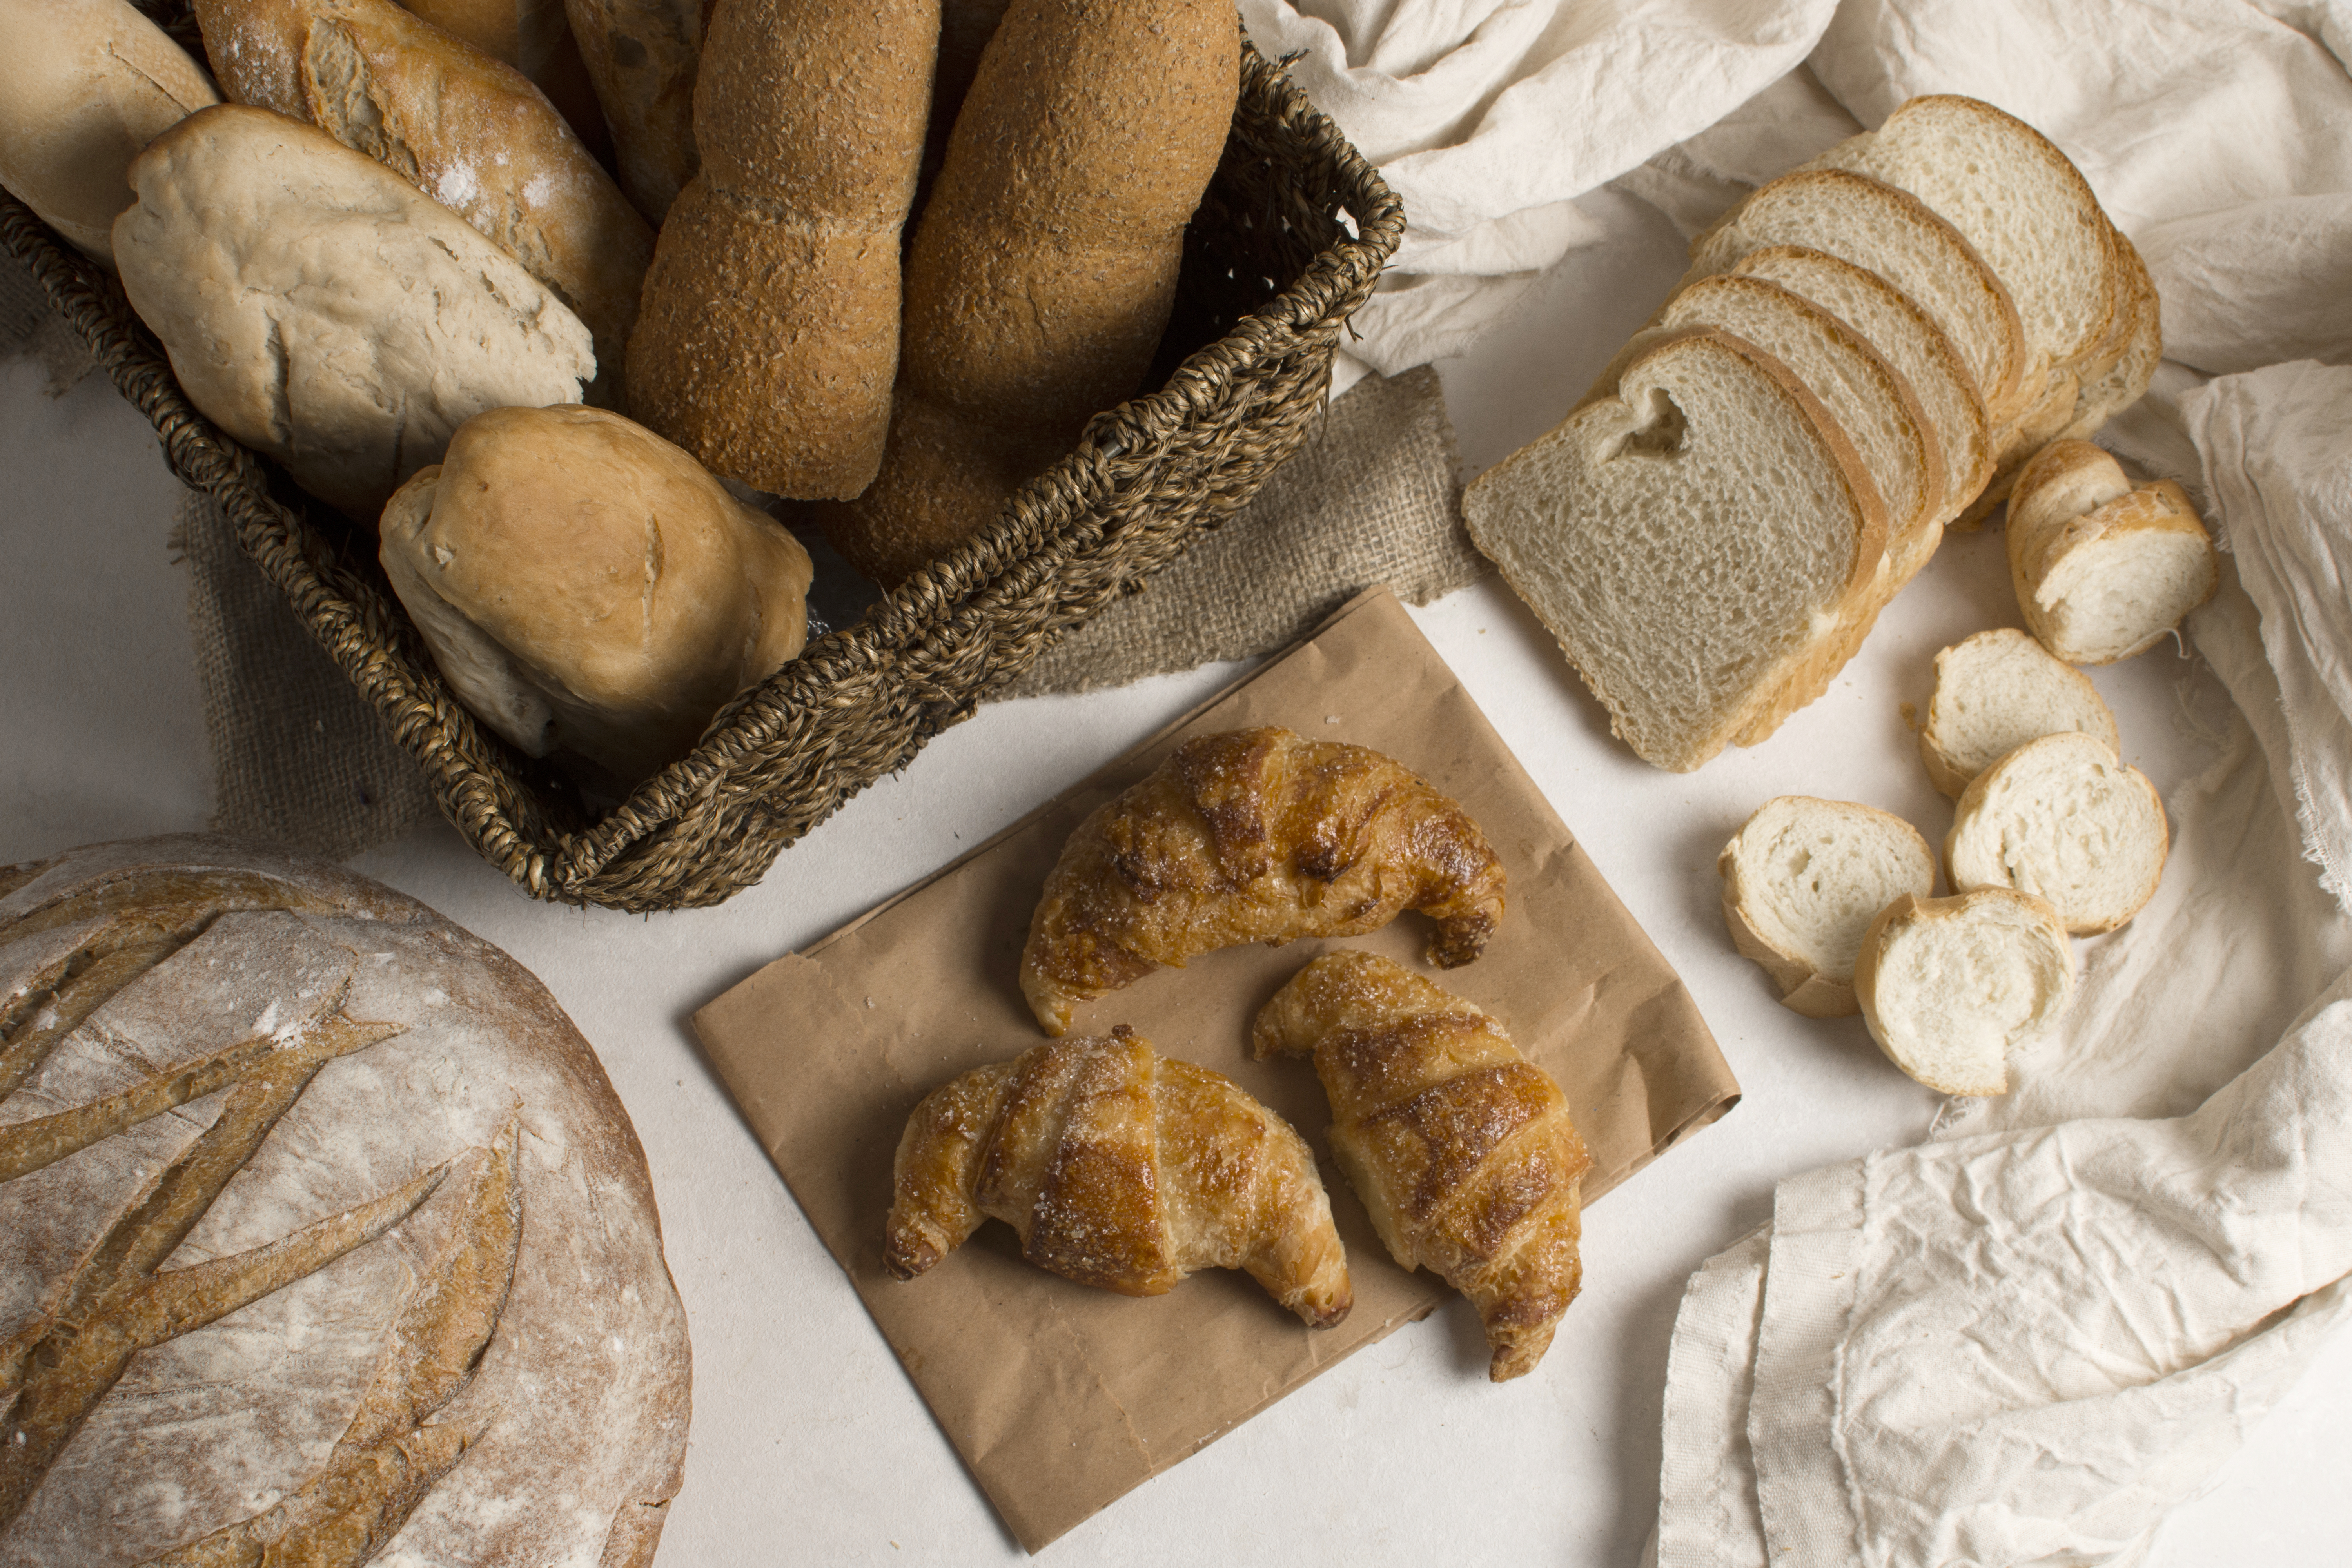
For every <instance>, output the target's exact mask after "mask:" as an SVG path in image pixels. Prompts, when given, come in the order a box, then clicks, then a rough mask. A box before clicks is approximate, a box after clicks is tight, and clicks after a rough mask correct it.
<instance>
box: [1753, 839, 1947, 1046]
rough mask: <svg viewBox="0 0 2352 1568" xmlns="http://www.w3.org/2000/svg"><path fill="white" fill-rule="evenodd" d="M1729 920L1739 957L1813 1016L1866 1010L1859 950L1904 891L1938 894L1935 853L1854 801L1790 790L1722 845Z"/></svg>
mask: <svg viewBox="0 0 2352 1568" xmlns="http://www.w3.org/2000/svg"><path fill="white" fill-rule="evenodd" d="M1715 868H1716V870H1717V873H1718V874H1719V875H1720V876H1721V877H1722V878H1723V923H1724V925H1725V926H1726V927H1727V928H1728V929H1729V930H1730V932H1731V943H1732V945H1733V946H1734V947H1736V948H1738V950H1739V952H1740V955H1741V956H1742V957H1745V958H1750V959H1753V960H1755V961H1756V963H1759V964H1761V965H1762V966H1763V968H1764V972H1765V973H1767V974H1769V975H1770V976H1771V977H1772V980H1773V983H1774V984H1777V985H1779V986H1780V1005H1782V1006H1784V1007H1787V1008H1790V1010H1791V1011H1794V1012H1798V1013H1802V1014H1803V1015H1805V1016H1807V1017H1809V1018H1843V1017H1845V1016H1849V1015H1851V1014H1853V1013H1854V1012H1856V1011H1858V1010H1859V1004H1858V1003H1857V1002H1856V1001H1855V999H1854V994H1853V962H1854V956H1855V954H1857V953H1858V952H1861V950H1862V937H1863V932H1864V931H1867V930H1868V929H1869V927H1870V922H1871V921H1872V920H1873V919H1874V917H1875V916H1876V915H1877V914H1878V912H1879V911H1880V910H1883V909H1885V907H1886V906H1887V905H1888V904H1891V903H1893V902H1894V901H1895V899H1897V898H1898V897H1900V896H1902V895H1904V894H1906V893H1909V894H1914V895H1916V896H1917V897H1919V898H1923V899H1924V898H1926V897H1927V895H1928V894H1930V893H1932V892H1934V891H1935V890H1936V857H1935V853H1934V851H1932V850H1930V849H1929V848H1928V847H1927V840H1926V839H1925V838H1922V837H1919V830H1918V829H1917V828H1916V827H1914V826H1911V825H1910V824H1909V823H1907V822H1906V821H1904V820H1903V819H1902V818H1901V817H1899V816H1894V815H1893V814H1892V813H1889V812H1884V811H1881V810H1879V809H1878V808H1877V807H1875V806H1870V805H1855V804H1853V803H1852V802H1850V801H1840V800H1815V799H1812V798H1811V797H1810V796H1806V795H1781V796H1780V797H1779V798H1778V799H1775V800H1769V801H1766V802H1765V803H1764V805H1762V806H1761V807H1759V809H1758V811H1757V813H1756V815H1755V816H1751V817H1749V818H1748V822H1747V825H1746V826H1743V827H1742V828H1740V830H1739V831H1738V833H1737V834H1735V835H1733V836H1732V839H1731V842H1730V843H1728V844H1727V845H1725V846H1724V847H1723V853H1722V855H1720V856H1719V857H1717V859H1716V863H1715Z"/></svg>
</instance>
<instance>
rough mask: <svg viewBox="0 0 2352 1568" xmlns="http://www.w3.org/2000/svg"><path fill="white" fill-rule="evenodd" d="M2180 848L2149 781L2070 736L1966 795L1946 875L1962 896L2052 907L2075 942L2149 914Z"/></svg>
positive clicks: (2010, 762)
mask: <svg viewBox="0 0 2352 1568" xmlns="http://www.w3.org/2000/svg"><path fill="white" fill-rule="evenodd" d="M2170 846H2171V833H2170V830H2169V829H2168V827H2167V826H2165V820H2164V802H2163V801H2162V800H2161V799H2160V798H2158V795H2157V793H2156V785H2155V784H2151V783H2149V782H2148V777H2147V774H2146V773H2141V772H2140V771H2139V770H2138V769H2137V768H2135V767H2131V766H2129V765H2128V764H2126V763H2122V762H2119V761H2118V760H2116V753H2115V752H2114V751H2113V750H2112V749H2111V748H2110V747H2109V746H2108V745H2107V743H2106V742H2104V741H2102V740H2100V739H2099V738H2098V737H2096V736H2095V735H2084V734H2081V733H2078V732H2075V731H2067V732H2066V733H2064V734H2061V735H2044V736H2042V738H2041V739H2039V740H2035V741H2028V742H2025V744H2023V745H2021V746H2020V747H2018V748H2017V749H2016V750H2015V751H2013V752H2010V753H2009V754H2008V755H2007V756H2004V757H2002V758H2001V759H2000V761H1999V762H1997V763H1993V764H1992V766H1990V767H1989V768H1987V769H1985V771H1984V772H1982V773H1979V774H1978V775H1977V776H1976V778H1975V779H1974V780H1973V781H1972V782H1971V783H1970V784H1969V787H1968V788H1967V789H1965V790H1963V791H1961V792H1960V798H1959V803H1958V805H1955V806H1954V807H1953V808H1952V830H1951V832H1950V833H1949V834H1948V835H1946V836H1945V838H1944V871H1945V875H1946V876H1947V877H1948V879H1950V882H1951V884H1952V886H1953V888H1955V889H1958V890H1959V891H1961V892H1973V891H1974V890H1975V889H1979V888H2014V889H2017V890H2018V891H2020V892H2025V893H2032V894H2034V895H2036V896H2037V897H2040V898H2042V899H2046V900H2049V901H2050V904H2051V906H2052V907H2053V909H2055V910H2057V911H2058V918H2059V919H2060V920H2061V921H2063V922H2064V923H2065V927H2066V930H2067V931H2068V932H2069V933H2070V934H2072V935H2074V936H2093V935H2095V934H2097V933H2098V932H2100V931H2113V930H2115V929H2116V927H2117V926H2120V925H2122V924H2123V923H2124V922H2126V921H2128V920H2130V919H2131V918H2132V916H2134V915H2136V914H2137V913H2139V910H2140V906H2141V905H2143V904H2145V903H2147V900H2148V899H2149V898H2150V896H2152V895H2153V894H2154V893H2155V892H2156V884H2157V882H2158V879H2160V878H2162V876H2163V875H2164V858H2165V854H2166V852H2167V851H2168V848H2169V847H2170Z"/></svg>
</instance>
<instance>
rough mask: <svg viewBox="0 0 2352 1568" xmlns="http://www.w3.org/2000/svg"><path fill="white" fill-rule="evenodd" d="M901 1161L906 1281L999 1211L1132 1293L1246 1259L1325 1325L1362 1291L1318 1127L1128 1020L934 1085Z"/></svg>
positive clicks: (900, 1233) (1035, 1247)
mask: <svg viewBox="0 0 2352 1568" xmlns="http://www.w3.org/2000/svg"><path fill="white" fill-rule="evenodd" d="M892 1174H893V1178H894V1182H895V1191H894V1193H893V1194H892V1201H891V1204H890V1218H889V1226H888V1231H887V1236H886V1237H885V1240H884V1246H883V1252H882V1261H883V1263H884V1265H885V1266H886V1267H887V1268H888V1269H889V1270H890V1272H891V1273H893V1274H895V1275H897V1276H898V1278H899V1279H913V1278H914V1277H915V1276H916V1275H918V1274H920V1273H922V1272H923V1271H924V1270H925V1269H927V1268H930V1267H931V1265H933V1264H935V1263H937V1262H938V1261H939V1260H940V1258H944V1257H946V1256H947V1255H948V1254H949V1253H950V1252H952V1251H954V1250H955V1249H956V1248H957V1247H961V1246H962V1245H963V1243H964V1240H965V1238H967V1237H970V1236H971V1233H972V1232H973V1231H975V1230H977V1229H979V1228H980V1225H981V1222H982V1220H984V1219H991V1218H994V1219H1001V1220H1003V1221H1004V1222H1006V1223H1007V1224H1009V1225H1010V1226H1013V1229H1014V1230H1016V1231H1018V1232H1020V1234H1021V1256H1022V1257H1024V1258H1027V1259H1028V1260H1029V1261H1030V1262H1032V1263H1034V1264H1036V1265H1038V1266H1039V1267H1041V1268H1050V1269H1052V1270H1053V1271H1054V1272H1055V1273H1056V1274H1059V1275H1061V1276H1063V1277H1064V1278H1065V1279H1075V1280H1076V1281H1078V1282H1079V1283H1080V1284H1082V1285H1098V1286H1101V1287H1102V1288H1103V1289H1107V1290H1117V1291H1118V1292H1119V1293H1120V1294H1122V1295H1128V1296H1157V1295H1160V1293H1162V1292H1163V1291H1165V1290H1168V1289H1171V1287H1173V1286H1174V1285H1175V1283H1176V1282H1177V1281H1178V1280H1180V1279H1183V1278H1184V1276H1185V1275H1187V1274H1189V1273H1191V1272H1192V1270H1194V1269H1195V1268H1242V1269H1246V1270H1247V1271H1248V1272H1249V1274H1250V1276H1251V1278H1253V1279H1255V1280H1257V1282H1258V1283H1259V1284H1261V1285H1263V1286H1265V1288H1266V1289H1268V1290H1269V1291H1271V1292H1273V1294H1274V1297H1275V1300H1278V1301H1280V1302H1281V1303H1282V1304H1283V1305H1284V1306H1285V1307H1287V1308H1289V1309H1290V1310H1292V1311H1294V1312H1296V1313H1297V1314H1298V1315H1299V1317H1301V1318H1303V1319H1304V1320H1306V1321H1307V1325H1308V1326H1309V1327H1311V1328H1318V1329H1328V1328H1329V1327H1330V1326H1331V1325H1333V1324H1334V1323H1337V1322H1338V1321H1339V1320H1340V1319H1342V1318H1344V1317H1346V1316H1347V1315H1348V1309H1349V1307H1350V1306H1351V1305H1353V1304H1354V1301H1355V1292H1354V1290H1353V1289H1352V1288H1351V1287H1350V1286H1349V1282H1348V1259H1347V1255H1346V1253H1345V1251H1344V1249H1343V1248H1342V1247H1340V1245H1339V1232H1338V1231H1337V1230H1335V1229H1334V1228H1332V1225H1331V1203H1330V1200H1329V1199H1328V1197H1327V1196H1325V1194H1324V1192H1323V1183H1322V1180H1321V1178H1319V1177H1318V1176H1317V1175H1316V1173H1315V1156H1314V1155H1313V1154H1312V1153H1310V1152H1308V1151H1307V1142H1306V1140H1305V1139H1303V1138H1301V1137H1299V1136H1298V1134H1297V1132H1295V1131H1292V1130H1291V1128H1290V1125H1289V1123H1287V1122H1286V1121H1283V1120H1282V1119H1281V1118H1280V1117H1278V1116H1276V1114H1275V1113H1274V1112H1273V1111H1271V1110H1267V1109H1266V1108H1265V1106H1263V1105H1260V1104H1259V1103H1258V1102H1257V1101H1256V1100H1253V1099H1251V1098H1250V1097H1249V1096H1248V1095H1247V1094H1245V1093H1244V1092H1243V1090H1242V1089H1241V1087H1240V1086H1239V1085H1237V1084H1235V1083H1234V1081H1233V1080H1232V1079H1228V1078H1225V1077H1223V1076H1222V1075H1221V1074H1218V1073H1213V1072H1211V1071H1210V1070H1209V1069H1208V1068H1202V1067H1195V1066H1193V1065H1192V1063H1190V1062H1183V1061H1178V1060H1175V1059H1174V1058H1168V1057H1162V1056H1160V1055H1159V1054H1157V1053H1156V1052H1154V1051H1153V1050H1152V1048H1151V1045H1150V1042H1149V1041H1147V1040H1145V1039H1143V1038H1142V1037H1139V1036H1138V1035H1136V1034H1134V1033H1133V1032H1131V1031H1130V1030H1129V1029H1127V1028H1126V1027H1125V1026H1120V1027H1119V1028H1118V1029H1116V1030H1114V1031H1113V1032H1112V1035H1111V1037H1110V1038H1108V1039H1099V1038H1096V1039H1070V1040H1057V1041H1054V1042H1052V1043H1049V1044H1046V1045H1042V1046H1039V1047H1035V1048H1034V1049H1033V1050H1029V1051H1026V1052H1024V1053H1023V1054H1022V1055H1021V1056H1020V1057H1019V1058H1016V1059H1014V1060H1013V1061H1009V1062H996V1063H992V1064H991V1065H990V1066H987V1067H983V1068H974V1069H973V1070H971V1072H968V1073H965V1074H964V1075H963V1076H962V1077H961V1078H959V1079H954V1080H953V1081H951V1082H950V1083H948V1084H945V1085H943V1086H942V1087H940V1088H939V1089H934V1090H932V1091H931V1093H930V1094H929V1096H928V1097H927V1098H926V1099H925V1100H923V1102H922V1103H921V1104H920V1105H919V1106H917V1107H916V1108H915V1114H914V1115H913V1116H912V1117H911V1118H910V1119H908V1122H907V1131H906V1133H905V1135H904V1136H903V1137H901V1138H900V1139H899V1141H898V1158H897V1161H896V1163H894V1165H893V1167H892Z"/></svg>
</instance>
